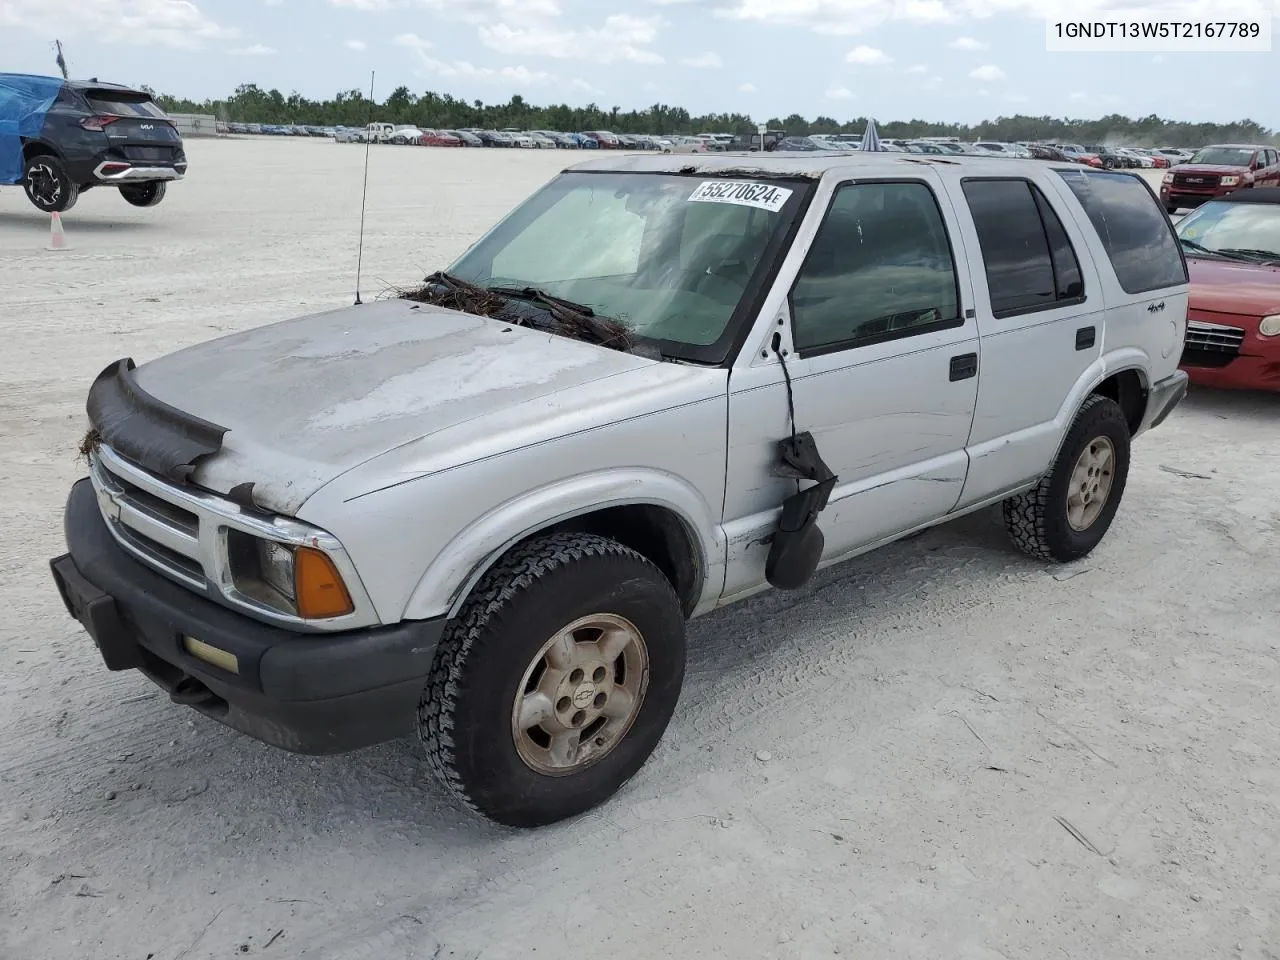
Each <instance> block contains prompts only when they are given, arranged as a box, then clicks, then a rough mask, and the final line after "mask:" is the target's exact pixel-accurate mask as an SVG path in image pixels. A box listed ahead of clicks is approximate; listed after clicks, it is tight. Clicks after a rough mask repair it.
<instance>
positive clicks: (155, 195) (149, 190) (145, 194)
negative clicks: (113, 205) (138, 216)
mask: <svg viewBox="0 0 1280 960" xmlns="http://www.w3.org/2000/svg"><path fill="white" fill-rule="evenodd" d="M167 187H168V184H167V183H165V182H164V181H163V180H151V181H148V182H147V183H127V184H125V185H124V186H122V187H121V188H120V196H122V197H124V199H125V201H126V202H128V203H131V204H133V205H134V206H135V207H154V206H155V205H156V204H157V203H159V202H160V201H161V200H163V199H164V194H165V190H166V188H167Z"/></svg>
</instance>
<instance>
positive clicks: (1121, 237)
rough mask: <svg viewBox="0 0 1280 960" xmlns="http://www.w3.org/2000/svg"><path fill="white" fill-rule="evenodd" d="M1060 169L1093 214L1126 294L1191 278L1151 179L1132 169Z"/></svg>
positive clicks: (1175, 284)
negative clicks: (1147, 181)
mask: <svg viewBox="0 0 1280 960" xmlns="http://www.w3.org/2000/svg"><path fill="white" fill-rule="evenodd" d="M1054 172H1055V173H1057V174H1058V176H1060V177H1061V178H1062V179H1063V180H1065V181H1066V183H1067V186H1069V187H1070V188H1071V192H1072V193H1074V194H1075V195H1076V199H1078V200H1079V201H1080V205H1081V206H1083V207H1084V211H1085V213H1087V214H1088V215H1089V221H1090V222H1091V223H1092V224H1093V228H1094V229H1095V230H1097V231H1098V236H1099V238H1100V239H1101V240H1102V246H1103V248H1104V249H1105V250H1106V251H1107V256H1108V258H1110V260H1111V266H1112V267H1114V268H1115V271H1116V278H1117V279H1118V280H1119V281H1120V287H1121V289H1123V290H1124V292H1125V293H1133V294H1139V293H1150V292H1151V291H1153V290H1160V289H1163V288H1164V287H1174V286H1177V285H1179V284H1182V283H1186V282H1187V266H1186V262H1185V261H1184V260H1183V259H1182V250H1181V248H1180V247H1179V245H1178V241H1177V239H1176V238H1175V237H1174V233H1173V225H1172V224H1171V223H1170V222H1169V218H1168V217H1167V216H1166V215H1165V212H1164V210H1162V209H1161V207H1160V205H1159V203H1158V202H1157V201H1156V198H1155V196H1154V194H1152V192H1151V189H1150V188H1149V187H1148V186H1147V185H1146V184H1145V183H1143V182H1142V181H1141V180H1139V179H1138V178H1137V177H1135V176H1132V175H1130V174H1127V173H1103V172H1096V173H1095V172H1093V171H1084V170H1055V171H1054Z"/></svg>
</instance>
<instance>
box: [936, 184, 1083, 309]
mask: <svg viewBox="0 0 1280 960" xmlns="http://www.w3.org/2000/svg"><path fill="white" fill-rule="evenodd" d="M961 187H962V189H963V190H964V196H965V200H966V201H967V202H968V204H969V211H970V212H971V213H972V214H973V223H974V226H975V227H976V228H977V231H978V245H979V246H980V247H981V248H982V260H983V263H984V264H985V266H986V273H987V290H988V292H989V293H990V295H991V312H992V313H994V314H995V315H996V316H997V317H1009V316H1014V315H1015V314H1019V313H1027V312H1030V311H1034V310H1043V309H1045V308H1046V307H1052V306H1055V305H1056V304H1057V302H1058V284H1057V281H1056V279H1055V276H1054V267H1053V257H1052V256H1051V254H1050V252H1049V238H1048V236H1046V233H1045V225H1044V222H1043V221H1042V220H1041V218H1040V208H1039V206H1038V205H1037V204H1036V198H1035V196H1034V195H1033V194H1032V192H1031V184H1029V183H1028V182H1027V181H1026V180H965V181H963V182H962V184H961ZM1061 227H1062V225H1061V224H1058V228H1059V229H1061ZM1063 239H1065V236H1064V238H1063ZM1067 247H1068V249H1070V244H1068V245H1067ZM1071 259H1072V261H1074V259H1075V257H1074V254H1073V255H1072V258H1071ZM1075 270H1076V273H1077V275H1078V274H1079V270H1080V267H1079V264H1076V265H1075Z"/></svg>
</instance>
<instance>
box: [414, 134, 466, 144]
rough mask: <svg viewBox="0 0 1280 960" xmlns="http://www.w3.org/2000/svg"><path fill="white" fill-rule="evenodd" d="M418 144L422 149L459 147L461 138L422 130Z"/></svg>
mask: <svg viewBox="0 0 1280 960" xmlns="http://www.w3.org/2000/svg"><path fill="white" fill-rule="evenodd" d="M418 143H419V144H421V145H422V146H424V147H460V146H462V138H461V137H455V136H454V135H453V134H451V133H445V132H443V131H441V130H423V131H422V136H421V137H420V138H419V139H418Z"/></svg>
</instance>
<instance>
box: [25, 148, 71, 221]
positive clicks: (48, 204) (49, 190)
mask: <svg viewBox="0 0 1280 960" xmlns="http://www.w3.org/2000/svg"><path fill="white" fill-rule="evenodd" d="M22 186H23V189H25V190H26V192H27V199H28V200H30V201H31V203H32V204H33V205H34V206H35V207H36V209H37V210H43V211H44V212H45V213H66V212H67V211H68V210H70V209H71V208H72V207H74V206H75V205H76V200H77V199H79V196H80V188H79V187H78V186H77V185H76V184H75V183H74V182H73V181H72V179H71V177H70V176H68V175H67V170H66V167H64V166H63V165H62V161H61V160H59V159H58V158H57V157H51V156H48V155H45V156H38V157H32V158H31V159H30V160H28V161H27V165H26V167H25V169H24V171H23V175H22Z"/></svg>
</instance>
